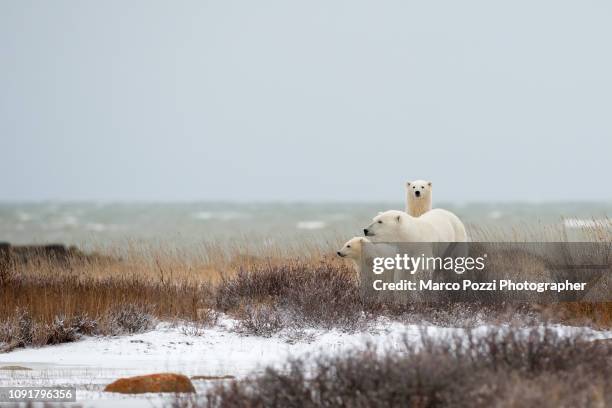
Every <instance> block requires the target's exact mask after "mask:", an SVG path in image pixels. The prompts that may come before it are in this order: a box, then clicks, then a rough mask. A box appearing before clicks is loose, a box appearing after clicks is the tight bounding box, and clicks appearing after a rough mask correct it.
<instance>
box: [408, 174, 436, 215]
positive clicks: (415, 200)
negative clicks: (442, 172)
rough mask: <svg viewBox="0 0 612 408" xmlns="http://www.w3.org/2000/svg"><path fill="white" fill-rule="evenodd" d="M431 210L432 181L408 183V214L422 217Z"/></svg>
mask: <svg viewBox="0 0 612 408" xmlns="http://www.w3.org/2000/svg"><path fill="white" fill-rule="evenodd" d="M429 210H431V181H425V180H416V181H407V182H406V212H407V213H408V214H410V215H412V216H413V217H420V216H421V215H423V214H425V213H426V212H427V211H429Z"/></svg>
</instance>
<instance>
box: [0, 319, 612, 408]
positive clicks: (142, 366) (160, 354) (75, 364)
mask: <svg viewBox="0 0 612 408" xmlns="http://www.w3.org/2000/svg"><path fill="white" fill-rule="evenodd" d="M235 324H236V322H235V321H233V320H231V319H228V318H223V319H221V321H220V323H219V324H218V325H217V326H215V327H214V328H209V329H203V330H201V331H199V332H198V333H197V335H194V334H189V333H193V331H191V330H185V327H184V326H180V325H170V324H168V323H161V324H159V325H158V326H157V327H156V328H155V330H152V331H150V332H147V333H141V334H135V335H129V336H118V337H86V338H83V339H82V340H80V341H77V342H74V343H66V344H61V345H56V346H48V347H43V348H27V349H17V350H14V351H12V352H10V353H6V354H0V368H1V367H2V366H8V365H17V366H23V367H27V368H30V369H31V370H29V371H25V370H24V371H19V370H18V371H8V370H1V369H0V386H9V385H10V386H33V385H41V386H43V385H44V386H51V385H58V386H60V385H61V386H76V387H77V400H78V401H87V402H88V404H87V406H96V407H101V406H113V407H115V406H121V404H125V406H134V405H142V406H151V405H153V406H156V405H159V404H162V403H163V402H164V399H163V397H160V396H158V395H144V396H124V395H119V394H113V393H105V392H102V389H103V388H104V386H105V385H107V384H109V383H110V382H112V381H114V380H116V379H117V378H120V377H126V376H133V375H142V374H151V373H158V372H177V373H182V374H185V375H188V376H194V375H207V376H223V375H232V376H235V377H237V378H241V377H244V376H247V375H249V374H253V373H257V372H261V371H262V370H263V369H264V368H265V367H266V366H279V365H281V364H283V363H284V362H286V361H287V359H288V358H290V357H299V356H315V355H320V354H321V353H340V352H342V351H346V350H349V349H351V348H355V347H358V346H363V345H364V344H365V343H366V342H369V343H372V344H375V345H379V346H384V347H396V346H397V345H398V344H399V343H400V342H401V341H403V339H404V337H407V339H409V340H410V341H415V342H416V341H418V340H419V339H420V337H421V333H422V331H423V330H426V331H427V333H428V334H429V335H431V336H434V337H444V336H451V335H455V334H458V333H461V332H463V329H456V328H442V327H436V326H427V327H425V328H424V327H422V326H421V327H420V326H418V325H408V324H403V323H399V322H392V321H388V320H384V319H381V320H379V321H378V322H377V323H376V324H375V325H373V327H371V328H370V329H369V330H367V331H363V332H357V333H344V332H341V331H337V330H331V331H326V330H308V331H306V333H304V334H305V336H303V338H305V339H309V340H310V341H295V339H291V338H289V337H287V335H285V334H282V333H281V335H276V336H273V337H271V338H263V337H256V336H243V335H240V334H238V333H236V332H234V331H232V330H231V329H232V327H233V326H234V325H235ZM491 327H492V326H486V325H483V326H479V327H477V328H475V329H474V332H475V334H476V335H478V333H485V332H486V331H487V330H488V329H490V328H491ZM552 328H553V329H554V330H556V331H558V332H559V333H560V334H562V335H569V334H571V333H572V332H574V331H581V332H583V333H585V334H586V335H587V336H590V337H592V338H612V332H610V331H608V332H598V331H594V330H591V329H583V328H572V327H569V326H553V327H552ZM216 382H217V381H194V385H195V386H196V389H197V390H198V392H202V391H204V390H205V389H206V388H207V387H209V386H210V385H211V384H213V383H216Z"/></svg>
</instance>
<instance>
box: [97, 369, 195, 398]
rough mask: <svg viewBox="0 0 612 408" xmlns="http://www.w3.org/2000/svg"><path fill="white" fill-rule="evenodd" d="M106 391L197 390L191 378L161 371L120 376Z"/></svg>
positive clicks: (141, 392)
mask: <svg viewBox="0 0 612 408" xmlns="http://www.w3.org/2000/svg"><path fill="white" fill-rule="evenodd" d="M104 391H106V392H118V393H121V394H144V393H146V392H154V393H160V392H173V393H175V392H195V388H194V387H193V384H192V383H191V380H190V379H189V378H188V377H186V376H184V375H181V374H173V373H161V374H150V375H141V376H137V377H128V378H120V379H118V380H117V381H115V382H113V383H111V384H108V385H107V386H106V388H104Z"/></svg>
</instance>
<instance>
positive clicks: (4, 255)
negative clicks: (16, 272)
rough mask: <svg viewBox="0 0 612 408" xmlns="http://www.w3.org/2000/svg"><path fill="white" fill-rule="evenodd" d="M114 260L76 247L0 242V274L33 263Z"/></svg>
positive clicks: (56, 263) (60, 263)
mask: <svg viewBox="0 0 612 408" xmlns="http://www.w3.org/2000/svg"><path fill="white" fill-rule="evenodd" d="M113 261H115V259H114V258H112V257H109V256H105V255H101V254H98V253H95V252H93V253H85V252H83V251H81V250H80V249H79V248H77V247H76V246H73V245H71V246H66V245H63V244H46V245H11V244H10V243H8V242H0V274H2V272H3V271H4V272H5V273H7V271H9V270H10V269H11V268H13V267H14V266H15V265H27V264H29V263H32V262H34V264H35V265H36V262H49V263H51V264H54V265H60V266H68V265H69V264H70V263H75V262H77V263H78V262H89V263H92V262H113Z"/></svg>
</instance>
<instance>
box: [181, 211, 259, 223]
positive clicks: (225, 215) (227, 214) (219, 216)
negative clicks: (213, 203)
mask: <svg viewBox="0 0 612 408" xmlns="http://www.w3.org/2000/svg"><path fill="white" fill-rule="evenodd" d="M192 217H193V218H195V219H196V220H203V221H206V220H220V221H231V220H237V219H241V218H248V217H249V214H246V213H243V212H235V211H218V212H214V211H198V212H195V213H193V214H192Z"/></svg>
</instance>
